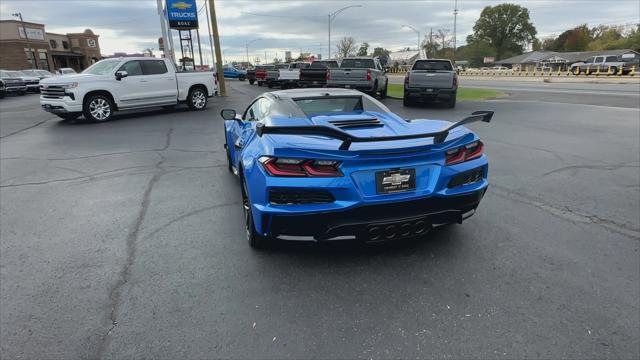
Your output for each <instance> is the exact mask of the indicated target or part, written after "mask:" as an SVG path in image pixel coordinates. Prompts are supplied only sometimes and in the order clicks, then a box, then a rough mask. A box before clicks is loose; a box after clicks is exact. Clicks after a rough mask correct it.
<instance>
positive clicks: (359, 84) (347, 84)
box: [327, 80, 374, 92]
mask: <svg viewBox="0 0 640 360" xmlns="http://www.w3.org/2000/svg"><path fill="white" fill-rule="evenodd" d="M327 87H330V88H344V89H355V90H360V91H365V92H371V91H373V90H374V83H372V82H368V81H331V80H328V81H327Z"/></svg>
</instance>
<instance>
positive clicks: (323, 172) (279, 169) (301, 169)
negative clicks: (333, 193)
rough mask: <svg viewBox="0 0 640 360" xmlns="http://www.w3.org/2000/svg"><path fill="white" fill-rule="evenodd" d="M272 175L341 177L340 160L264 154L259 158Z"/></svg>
mask: <svg viewBox="0 0 640 360" xmlns="http://www.w3.org/2000/svg"><path fill="white" fill-rule="evenodd" d="M259 161H260V163H261V164H262V166H263V167H264V169H265V170H266V171H267V172H268V173H269V175H271V176H280V177H282V176H286V177H339V176H342V172H340V169H338V167H339V166H340V162H339V161H333V160H309V159H288V158H275V157H269V156H263V157H261V158H260V159H259Z"/></svg>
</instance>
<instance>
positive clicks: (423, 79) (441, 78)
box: [403, 59, 458, 108]
mask: <svg viewBox="0 0 640 360" xmlns="http://www.w3.org/2000/svg"><path fill="white" fill-rule="evenodd" d="M457 93H458V75H457V74H456V72H455V70H453V65H452V64H451V61H450V60H448V59H428V60H416V62H415V63H414V64H413V67H412V68H411V70H410V71H409V72H407V75H405V78H404V97H403V103H404V105H405V106H409V105H411V104H413V102H414V101H415V100H423V101H426V100H446V101H447V104H448V105H449V107H450V108H453V107H455V106H456V96H457Z"/></svg>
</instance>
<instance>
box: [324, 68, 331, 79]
mask: <svg viewBox="0 0 640 360" xmlns="http://www.w3.org/2000/svg"><path fill="white" fill-rule="evenodd" d="M324 77H325V79H327V80H331V70H329V69H327V73H326V74H325V76H324Z"/></svg>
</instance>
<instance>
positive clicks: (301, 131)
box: [256, 110, 493, 150]
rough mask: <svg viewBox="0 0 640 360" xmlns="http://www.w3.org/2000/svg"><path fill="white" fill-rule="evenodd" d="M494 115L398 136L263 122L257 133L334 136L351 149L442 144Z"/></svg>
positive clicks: (481, 114)
mask: <svg viewBox="0 0 640 360" xmlns="http://www.w3.org/2000/svg"><path fill="white" fill-rule="evenodd" d="M492 117H493V111H488V110H482V111H475V112H473V113H471V116H468V117H466V118H464V119H462V120H460V121H458V122H456V123H453V124H451V125H450V126H447V127H446V128H444V129H442V130H440V131H437V132H431V133H423V134H410V135H397V136H372V137H357V136H353V135H351V134H348V133H346V132H344V131H341V130H338V129H334V128H330V127H328V126H322V125H311V126H266V125H264V124H262V123H258V124H256V133H257V134H258V136H262V135H264V134H286V135H320V136H327V137H332V138H335V139H338V140H342V144H341V145H340V150H349V147H350V146H351V144H352V143H354V142H376V141H394V140H409V139H421V138H433V143H434V144H440V143H442V142H444V140H445V139H446V138H447V136H448V135H449V132H450V131H451V130H453V129H455V128H457V127H459V126H462V125H465V124H469V123H472V122H476V121H482V122H487V123H488V122H490V121H491V118H492Z"/></svg>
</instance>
